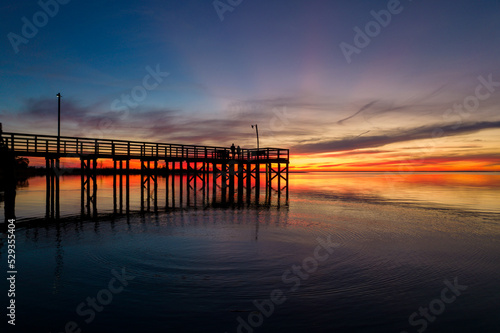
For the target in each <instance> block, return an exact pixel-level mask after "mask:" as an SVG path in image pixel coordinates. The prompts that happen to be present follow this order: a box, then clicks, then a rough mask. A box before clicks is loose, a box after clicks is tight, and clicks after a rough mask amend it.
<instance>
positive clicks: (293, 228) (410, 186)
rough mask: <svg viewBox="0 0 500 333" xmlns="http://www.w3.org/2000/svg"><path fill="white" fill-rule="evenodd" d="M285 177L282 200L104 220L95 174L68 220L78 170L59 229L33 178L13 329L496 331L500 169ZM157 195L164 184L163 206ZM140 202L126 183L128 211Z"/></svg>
mask: <svg viewBox="0 0 500 333" xmlns="http://www.w3.org/2000/svg"><path fill="white" fill-rule="evenodd" d="M139 181H140V180H139V178H138V177H136V176H132V178H131V184H132V185H131V186H132V187H133V188H134V189H137V188H138V187H139V185H138V183H139ZM290 181H291V183H290V201H289V205H288V206H286V205H284V204H283V202H282V204H281V205H280V207H278V206H277V204H276V201H273V205H272V206H271V207H268V206H258V205H254V204H252V205H251V206H250V207H229V208H223V209H222V208H213V207H204V206H203V205H202V204H201V201H200V202H199V203H198V204H197V208H196V209H195V208H189V209H188V208H183V209H176V210H173V211H169V212H165V211H160V212H159V213H157V214H154V213H146V214H144V215H141V214H136V213H133V214H131V215H129V216H123V215H122V216H112V215H111V214H109V213H111V212H112V209H113V198H112V193H113V191H112V177H108V176H102V177H99V179H98V187H99V190H98V211H99V214H100V215H101V218H99V219H97V220H92V221H91V220H85V219H81V218H78V217H76V216H77V215H78V214H79V212H80V189H79V186H80V178H79V177H72V176H68V177H64V178H63V180H62V183H61V190H62V192H61V193H62V199H61V200H62V201H61V212H62V216H64V217H65V219H64V220H63V222H61V223H58V224H56V223H42V221H40V220H37V218H40V217H43V216H44V214H45V178H31V179H29V180H28V184H25V185H27V186H25V187H22V188H19V189H18V192H17V198H16V215H17V217H18V221H21V222H26V223H18V225H17V233H16V237H17V255H16V259H17V267H18V275H17V284H16V304H17V317H16V319H17V320H16V327H15V330H12V327H9V331H16V332H65V329H66V331H69V332H71V331H73V330H74V331H75V332H77V331H78V330H77V329H81V332H169V331H172V332H252V331H253V332H398V333H399V332H403V331H406V332H418V331H419V330H420V331H421V332H423V331H424V330H425V331H426V332H500V317H499V314H500V300H499V297H500V284H499V283H498V280H499V277H500V205H499V204H498V198H499V197H500V173H496V174H491V173H488V174H470V173H467V174H454V173H453V174H413V175H410V174H407V175H403V176H401V175H386V174H378V173H308V174H291V175H290ZM162 190H163V191H162ZM164 192H165V191H164V187H162V186H161V181H160V189H159V197H158V202H159V205H160V206H161V203H162V202H163V201H164V198H165V196H164ZM139 197H140V193H137V191H136V190H134V191H132V192H131V208H132V209H133V210H137V209H138V208H139V199H138V198H139ZM162 200H163V201H162ZM0 209H1V211H2V214H3V203H0ZM1 220H2V221H3V216H1ZM29 221H32V222H29ZM33 221H34V222H33ZM28 222H29V223H28ZM3 236H4V238H3V245H2V247H1V255H0V260H1V267H2V270H3V271H4V272H5V271H6V270H7V269H6V261H7V254H6V252H7V246H6V241H5V235H4V234H3ZM321 244H322V245H321ZM445 281H448V282H446V283H445ZM450 285H451V287H450ZM454 285H455V287H453V286H454ZM1 287H2V294H4V290H5V291H6V290H7V289H8V288H7V284H6V282H5V280H4V282H3V284H1ZM445 288H447V289H445ZM3 299H4V300H5V301H4V302H3V303H2V307H3V308H4V309H5V307H4V306H7V301H6V297H5V296H4V298H3ZM94 299H95V300H94ZM271 299H272V300H274V302H273V301H272V300H271ZM93 302H94V303H93ZM429 307H430V309H427V308H429ZM426 311H427V312H426ZM3 313H4V312H2V317H3V319H2V325H3V326H4V327H5V326H6V318H5V315H4V314H3ZM409 319H411V320H410V321H411V323H410V321H409ZM65 327H66V328H65ZM68 327H69V329H68ZM76 327H78V328H76ZM2 331H4V330H2Z"/></svg>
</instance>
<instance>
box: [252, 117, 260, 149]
mask: <svg viewBox="0 0 500 333" xmlns="http://www.w3.org/2000/svg"><path fill="white" fill-rule="evenodd" d="M254 126H255V132H256V133H257V151H259V150H260V148H259V127H257V124H255V125H252V128H253V127H254Z"/></svg>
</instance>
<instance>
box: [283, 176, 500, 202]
mask: <svg viewBox="0 0 500 333" xmlns="http://www.w3.org/2000/svg"><path fill="white" fill-rule="evenodd" d="M290 190H291V191H292V192H318V193H325V194H327V193H328V194H331V195H334V196H342V197H344V198H348V197H352V198H361V199H370V198H371V199H374V200H384V201H402V202H411V203H419V204H426V205H438V206H448V207H453V208H460V209H467V210H469V209H472V210H482V211H495V212H498V211H500V205H498V198H499V197H500V173H432V174H430V173H413V174H410V173H378V172H376V173H372V172H365V173H362V172H357V173H356V172H318V173H297V174H291V178H290Z"/></svg>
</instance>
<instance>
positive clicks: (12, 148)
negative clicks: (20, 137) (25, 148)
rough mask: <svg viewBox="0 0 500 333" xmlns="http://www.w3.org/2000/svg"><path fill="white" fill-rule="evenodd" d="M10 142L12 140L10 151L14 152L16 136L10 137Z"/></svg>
mask: <svg viewBox="0 0 500 333" xmlns="http://www.w3.org/2000/svg"><path fill="white" fill-rule="evenodd" d="M10 140H11V142H10V149H11V150H12V151H14V134H11V135H10Z"/></svg>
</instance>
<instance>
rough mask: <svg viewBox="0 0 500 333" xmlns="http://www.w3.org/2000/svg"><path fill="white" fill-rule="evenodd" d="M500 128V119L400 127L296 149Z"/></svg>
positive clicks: (334, 148)
mask: <svg viewBox="0 0 500 333" xmlns="http://www.w3.org/2000/svg"><path fill="white" fill-rule="evenodd" d="M493 128H500V121H495V122H486V121H485V122H477V123H469V124H463V125H461V126H460V127H459V128H456V125H444V126H438V125H435V126H421V127H416V128H407V129H405V128H400V129H395V130H391V131H385V132H383V133H381V134H379V135H371V136H359V135H358V136H356V137H346V138H339V139H333V140H327V141H321V142H317V143H308V144H302V145H297V146H295V147H294V151H297V152H301V153H325V152H335V151H348V150H355V149H363V148H376V147H383V146H385V145H388V144H391V143H397V142H406V141H412V140H423V139H432V138H433V133H434V131H435V130H438V131H439V132H440V133H442V136H443V137H446V136H457V135H463V134H469V133H475V132H478V131H481V130H485V129H493Z"/></svg>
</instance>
